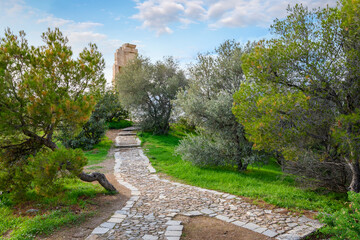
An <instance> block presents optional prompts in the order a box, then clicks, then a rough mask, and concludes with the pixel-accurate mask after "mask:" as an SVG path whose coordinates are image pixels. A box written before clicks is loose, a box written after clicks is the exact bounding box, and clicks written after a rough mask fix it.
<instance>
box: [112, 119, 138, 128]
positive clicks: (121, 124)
mask: <svg viewBox="0 0 360 240" xmlns="http://www.w3.org/2000/svg"><path fill="white" fill-rule="evenodd" d="M107 124H108V127H109V129H122V128H126V127H131V126H132V125H133V122H132V121H128V120H120V121H118V122H108V123H107Z"/></svg>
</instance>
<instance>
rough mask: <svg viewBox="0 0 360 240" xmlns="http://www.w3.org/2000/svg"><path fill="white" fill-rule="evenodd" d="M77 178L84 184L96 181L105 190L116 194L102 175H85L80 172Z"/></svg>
mask: <svg viewBox="0 0 360 240" xmlns="http://www.w3.org/2000/svg"><path fill="white" fill-rule="evenodd" d="M79 178H80V179H81V180H83V181H85V182H93V181H98V182H99V183H100V184H101V186H103V187H104V188H105V189H106V190H108V191H112V192H117V190H116V188H115V187H114V186H113V185H112V184H111V183H110V182H109V181H108V180H107V179H106V177H105V175H104V174H102V173H98V172H94V173H90V174H87V173H84V172H82V173H80V174H79Z"/></svg>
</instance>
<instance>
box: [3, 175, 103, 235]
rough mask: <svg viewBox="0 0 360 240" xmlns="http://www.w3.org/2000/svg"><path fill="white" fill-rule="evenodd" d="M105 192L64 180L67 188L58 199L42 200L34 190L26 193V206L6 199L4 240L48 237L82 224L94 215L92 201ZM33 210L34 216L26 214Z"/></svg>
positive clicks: (24, 202)
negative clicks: (66, 226)
mask: <svg viewBox="0 0 360 240" xmlns="http://www.w3.org/2000/svg"><path fill="white" fill-rule="evenodd" d="M100 193H105V190H104V189H103V188H102V187H101V186H99V185H93V184H91V183H84V182H82V181H80V180H76V179H66V180H64V189H63V190H62V191H61V193H60V194H58V195H56V196H54V197H42V196H40V195H37V194H36V193H35V192H34V191H30V192H28V193H27V194H26V198H25V199H23V202H22V203H17V204H15V203H12V202H11V201H10V200H8V199H7V197H6V196H2V201H1V203H0V239H1V238H2V237H5V236H6V239H12V240H18V239H19V240H26V239H34V238H35V237H36V236H37V235H47V234H49V233H51V232H52V231H54V230H55V229H57V228H59V227H61V226H64V225H70V224H75V223H79V222H81V221H83V220H85V219H86V217H88V216H91V215H93V214H94V212H92V211H89V210H87V206H88V204H89V203H90V199H91V198H93V197H95V196H96V195H97V194H100ZM29 208H32V209H37V210H39V211H38V212H37V213H35V214H34V215H31V214H24V213H26V210H27V209H29Z"/></svg>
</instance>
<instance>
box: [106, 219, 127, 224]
mask: <svg viewBox="0 0 360 240" xmlns="http://www.w3.org/2000/svg"><path fill="white" fill-rule="evenodd" d="M122 221H124V219H123V218H110V219H109V220H108V222H111V223H122Z"/></svg>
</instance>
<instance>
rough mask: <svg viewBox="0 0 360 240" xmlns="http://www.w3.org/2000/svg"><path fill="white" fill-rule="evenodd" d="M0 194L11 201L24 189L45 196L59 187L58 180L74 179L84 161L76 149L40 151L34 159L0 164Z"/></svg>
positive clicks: (79, 151)
mask: <svg viewBox="0 0 360 240" xmlns="http://www.w3.org/2000/svg"><path fill="white" fill-rule="evenodd" d="M1 163H2V164H1V166H0V167H1V168H0V169H1V171H0V183H1V184H0V187H1V188H0V191H3V192H10V194H11V196H10V197H11V198H16V199H22V198H24V197H25V193H26V192H27V191H28V190H35V191H36V192H37V193H38V194H39V195H43V196H49V195H52V194H54V193H56V192H57V190H59V189H60V188H61V186H62V184H61V182H60V181H59V180H60V179H63V178H68V177H77V176H78V175H79V174H80V172H81V171H82V168H83V167H84V166H85V165H86V163H87V160H86V158H85V156H84V154H83V152H82V151H81V150H80V149H75V150H73V149H65V148H60V149H56V150H55V151H51V150H48V149H45V148H43V149H41V150H40V151H39V152H37V153H36V155H35V156H33V155H29V156H23V161H21V162H19V161H18V162H12V163H15V164H4V163H5V162H4V161H1Z"/></svg>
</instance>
